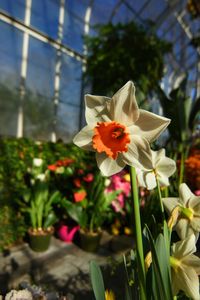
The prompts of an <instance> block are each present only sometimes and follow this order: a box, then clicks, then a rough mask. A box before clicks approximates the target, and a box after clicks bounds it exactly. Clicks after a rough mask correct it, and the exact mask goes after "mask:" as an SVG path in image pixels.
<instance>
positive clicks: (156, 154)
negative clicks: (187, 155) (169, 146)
mask: <svg viewBox="0 0 200 300" xmlns="http://www.w3.org/2000/svg"><path fill="white" fill-rule="evenodd" d="M152 155H153V156H154V157H155V158H154V159H155V162H156V163H158V162H159V160H160V159H161V158H162V157H165V156H166V151H165V149H164V148H162V149H160V150H158V151H153V150H152Z"/></svg>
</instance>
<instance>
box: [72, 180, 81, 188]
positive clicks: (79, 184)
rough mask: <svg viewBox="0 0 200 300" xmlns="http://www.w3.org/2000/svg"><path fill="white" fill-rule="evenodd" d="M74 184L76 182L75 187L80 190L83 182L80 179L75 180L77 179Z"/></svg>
mask: <svg viewBox="0 0 200 300" xmlns="http://www.w3.org/2000/svg"><path fill="white" fill-rule="evenodd" d="M73 182H74V185H75V186H76V187H77V188H80V187H81V181H80V179H79V178H75V179H74V180H73Z"/></svg>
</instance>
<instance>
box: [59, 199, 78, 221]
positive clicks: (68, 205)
mask: <svg viewBox="0 0 200 300" xmlns="http://www.w3.org/2000/svg"><path fill="white" fill-rule="evenodd" d="M63 206H64V207H65V209H66V211H67V213H68V214H69V216H70V217H71V218H72V219H73V220H74V221H76V222H77V223H78V224H79V225H80V226H81V224H82V220H83V208H82V206H80V205H78V203H72V202H70V201H68V200H67V199H64V200H63Z"/></svg>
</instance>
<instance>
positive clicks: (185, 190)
mask: <svg viewBox="0 0 200 300" xmlns="http://www.w3.org/2000/svg"><path fill="white" fill-rule="evenodd" d="M179 196H180V199H181V200H182V202H183V203H184V204H187V202H188V200H189V199H190V198H191V197H192V196H194V194H193V193H192V192H191V191H190V189H189V187H188V186H187V184H185V183H181V185H180V186H179Z"/></svg>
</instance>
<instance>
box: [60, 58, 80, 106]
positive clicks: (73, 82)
mask: <svg viewBox="0 0 200 300" xmlns="http://www.w3.org/2000/svg"><path fill="white" fill-rule="evenodd" d="M81 76H82V63H81V62H80V61H77V60H76V59H75V58H74V57H70V56H68V55H64V54H63V56H62V66H61V78H60V101H61V102H63V103H65V104H70V105H73V106H80V97H81V96H80V92H81Z"/></svg>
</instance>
